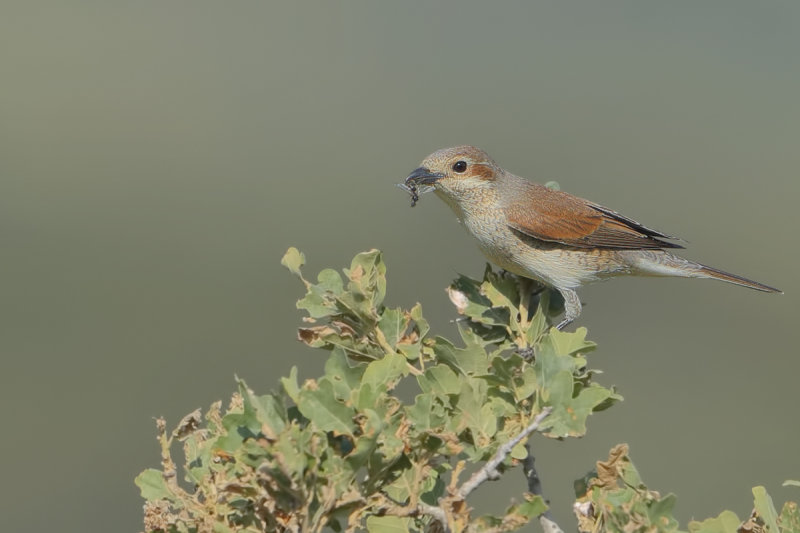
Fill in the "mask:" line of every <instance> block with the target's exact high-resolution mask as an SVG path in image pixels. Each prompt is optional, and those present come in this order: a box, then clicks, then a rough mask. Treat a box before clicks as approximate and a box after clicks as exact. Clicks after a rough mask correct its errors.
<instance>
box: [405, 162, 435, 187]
mask: <svg viewBox="0 0 800 533" xmlns="http://www.w3.org/2000/svg"><path fill="white" fill-rule="evenodd" d="M442 177H444V174H442V173H441V172H431V171H430V170H428V169H427V168H425V167H419V168H418V169H415V170H414V172H412V173H411V174H409V175H408V177H407V178H406V185H415V186H418V185H433V184H434V183H436V180H438V179H439V178H442Z"/></svg>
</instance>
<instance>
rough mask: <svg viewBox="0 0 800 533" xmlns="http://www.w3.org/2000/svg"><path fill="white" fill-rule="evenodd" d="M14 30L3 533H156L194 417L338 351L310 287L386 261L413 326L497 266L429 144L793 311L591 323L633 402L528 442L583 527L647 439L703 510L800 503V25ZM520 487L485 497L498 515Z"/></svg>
mask: <svg viewBox="0 0 800 533" xmlns="http://www.w3.org/2000/svg"><path fill="white" fill-rule="evenodd" d="M1 11H2V13H1V14H0V80H2V82H1V85H0V87H1V89H0V244H1V245H2V259H0V273H1V276H0V280H1V283H2V287H1V289H2V292H1V293H0V294H1V295H2V304H0V342H1V343H2V345H0V349H1V350H2V352H1V353H0V406H2V407H0V409H2V413H3V416H2V421H1V422H0V423H1V424H2V426H0V427H1V428H2V429H0V435H2V437H1V438H0V457H2V459H0V461H2V468H1V469H0V472H1V474H0V476H2V483H0V529H2V530H3V531H31V532H33V531H48V530H57V531H65V532H73V531H75V532H77V531H101V530H102V531H111V530H113V531H138V530H139V529H140V528H141V521H140V519H141V506H142V501H141V499H140V498H139V495H138V490H137V489H136V487H135V486H134V484H133V478H134V476H135V475H136V474H137V473H138V472H139V471H141V470H142V469H144V468H146V467H149V466H155V465H157V461H158V450H157V444H156V441H155V439H154V435H155V425H154V422H153V418H154V417H156V416H159V415H164V416H166V417H167V419H168V420H169V421H170V422H171V423H174V422H176V421H177V420H178V419H179V418H180V417H181V416H183V415H184V414H186V413H187V412H189V411H191V410H193V409H195V408H197V407H201V406H202V407H207V406H208V405H209V404H210V403H211V402H212V401H214V400H216V399H218V398H224V397H226V396H228V395H229V394H230V393H231V392H232V391H233V390H234V387H235V384H234V374H236V375H238V376H240V377H243V378H245V379H246V380H247V381H248V383H249V384H250V385H251V386H252V387H253V388H255V389H256V390H260V391H268V390H270V389H273V388H276V387H277V383H278V382H277V380H278V377H279V376H281V375H283V374H286V373H287V372H288V371H289V368H290V367H291V366H292V365H298V366H299V367H300V369H301V375H305V376H313V375H315V373H316V372H318V370H319V369H320V368H321V362H322V360H323V359H324V354H323V353H320V352H315V351H312V350H309V349H306V348H304V347H303V346H301V345H300V344H299V343H297V342H296V341H295V333H294V328H295V327H296V326H297V324H298V323H299V321H300V314H299V313H298V312H297V311H296V310H295V308H294V302H295V300H296V299H297V298H298V297H299V296H300V295H301V293H302V290H301V287H300V285H299V283H297V281H296V280H294V279H293V278H292V277H291V276H290V275H289V274H288V272H286V271H285V270H284V269H283V268H282V267H281V266H280V265H279V260H280V257H281V255H282V254H283V252H284V251H285V250H286V248H287V247H289V246H290V245H294V246H297V247H299V248H300V249H301V250H303V251H304V252H305V253H306V255H307V257H308V258H309V266H308V272H309V273H310V274H311V275H315V273H316V271H318V270H319V269H321V268H323V267H327V266H333V267H337V268H338V267H340V266H344V265H345V264H347V263H349V260H350V258H351V257H352V255H354V254H355V253H356V252H358V251H361V250H365V249H368V248H371V247H378V248H381V249H382V250H383V251H384V252H385V255H386V260H387V262H388V265H389V294H388V302H389V303H390V304H391V305H404V306H409V305H411V304H413V303H414V302H415V301H418V300H419V301H422V302H423V306H424V308H425V310H426V313H427V314H428V316H429V317H430V319H431V321H432V324H433V326H434V328H435V330H436V331H437V332H438V333H442V334H445V335H448V336H453V335H455V327H454V325H453V324H452V323H451V322H450V320H451V319H452V318H453V316H454V313H453V309H452V308H451V305H450V303H449V302H448V301H447V298H446V295H445V293H444V291H443V289H444V287H445V286H446V285H447V284H448V283H449V281H450V280H451V279H452V278H453V277H454V276H455V274H456V273H457V272H463V273H466V274H470V275H473V276H478V275H480V273H481V272H482V270H483V267H484V260H483V259H482V257H481V256H480V254H479V252H478V251H477V249H476V248H475V247H474V246H473V244H472V243H471V242H470V238H469V237H468V235H467V234H466V232H465V231H463V230H462V229H461V228H459V227H458V225H457V223H456V222H455V220H454V216H453V215H452V213H451V212H450V210H449V209H448V208H447V207H446V206H445V205H444V204H443V203H442V202H441V201H439V200H438V199H437V198H436V197H435V196H433V195H431V196H426V197H423V199H422V201H421V202H420V204H419V205H418V206H417V207H416V208H414V209H410V208H409V199H408V197H407V196H406V195H405V194H404V193H403V192H402V191H400V190H398V189H396V188H395V187H394V183H396V182H399V181H401V180H402V179H403V178H404V177H405V176H406V175H407V174H408V172H410V171H411V170H412V169H414V168H415V167H416V166H418V163H419V161H420V160H421V159H422V158H423V157H424V156H425V155H427V154H428V153H430V152H432V151H433V150H435V149H438V148H442V147H446V146H451V145H455V144H462V143H470V144H475V145H478V146H480V147H482V148H484V149H485V150H487V151H488V152H489V153H490V154H491V155H492V156H493V157H494V158H495V159H496V160H497V161H498V162H500V163H501V164H502V165H503V166H505V167H506V168H508V169H509V170H511V171H512V172H515V173H517V174H520V175H523V176H527V177H529V178H532V179H534V180H537V181H541V182H544V181H548V180H557V181H559V182H560V184H561V187H562V189H564V190H567V191H569V192H572V193H575V194H578V195H580V196H584V197H586V198H590V199H592V200H594V201H596V202H599V203H603V204H605V205H607V206H609V207H611V208H612V209H616V210H618V211H620V212H622V213H625V214H626V215H629V216H631V217H633V218H635V219H637V220H640V221H642V222H644V223H645V224H648V225H650V226H652V227H654V228H656V229H660V230H663V231H666V232H668V233H672V234H675V235H680V236H681V237H684V238H686V239H687V240H688V241H690V244H689V248H688V250H687V251H686V255H688V256H689V257H690V258H692V259H697V260H700V261H703V262H706V263H709V264H711V265H714V266H717V267H720V268H724V269H727V270H730V271H732V272H735V273H738V274H742V275H746V276H751V277H753V278H755V279H757V280H759V281H762V282H765V283H769V284H772V285H775V286H778V287H780V288H782V289H783V290H785V291H786V294H785V295H783V296H781V295H770V294H762V293H757V292H755V291H748V290H746V289H743V288H739V287H735V286H731V285H726V284H722V283H717V282H712V281H700V280H664V279H623V280H615V281H611V282H608V283H604V284H599V285H595V286H592V287H588V288H586V289H584V290H583V291H582V292H581V296H582V299H583V300H584V301H585V302H586V307H585V310H584V313H583V315H582V316H581V318H580V320H579V322H578V325H580V326H587V327H588V328H589V331H590V333H589V334H590V337H591V338H592V339H593V340H595V341H597V342H598V343H599V344H600V349H599V350H598V351H597V352H596V353H595V354H594V355H592V356H591V358H590V361H591V363H592V364H593V366H595V367H599V368H602V369H603V370H604V371H605V373H604V374H603V375H601V376H599V378H598V379H599V380H600V381H601V382H602V383H605V384H616V385H617V386H618V387H619V390H620V392H621V393H622V394H623V395H624V396H625V402H623V403H622V404H621V405H619V406H617V407H615V408H614V409H612V410H610V411H608V412H604V413H601V414H599V415H597V416H594V417H592V418H591V419H590V424H589V434H588V436H587V437H586V438H584V439H581V440H574V441H569V442H563V443H559V442H544V441H543V439H541V438H538V439H535V440H534V446H535V449H536V451H537V458H538V465H539V467H540V471H541V474H542V477H543V480H544V484H545V490H546V491H547V494H548V496H549V498H550V499H551V500H552V502H553V506H554V508H555V511H556V516H557V517H558V518H559V520H560V521H561V522H562V525H564V526H565V529H568V530H571V529H573V528H574V526H573V524H574V522H573V521H572V518H571V511H570V505H571V497H572V491H571V483H572V480H573V479H575V478H577V477H579V476H581V475H583V474H584V473H585V472H586V471H587V470H588V469H590V468H591V467H592V466H593V464H594V461H595V460H597V459H600V458H603V457H605V455H606V453H607V451H608V449H609V448H610V447H611V446H612V445H614V444H616V443H618V442H623V441H624V442H628V443H630V444H631V447H632V454H633V458H634V459H635V461H636V464H637V466H638V467H639V468H640V470H641V471H642V473H643V475H644V477H645V480H646V481H647V482H648V484H649V485H650V486H651V487H653V488H656V489H658V490H660V491H662V492H675V493H677V494H678V497H679V500H678V515H679V516H680V517H681V519H682V520H683V521H685V520H687V519H689V518H690V517H693V516H694V517H697V518H701V517H705V516H710V515H712V514H713V515H715V514H717V513H718V512H720V511H721V510H722V509H723V508H726V507H728V508H733V509H734V510H735V511H736V512H737V513H738V514H739V515H740V516H744V515H746V514H747V513H748V512H749V510H750V507H751V502H752V499H751V496H750V493H749V490H750V487H751V486H753V485H755V484H765V485H766V486H767V488H768V489H769V490H770V492H771V493H772V494H773V496H774V497H775V499H776V500H777V501H780V502H782V501H783V500H784V499H786V498H795V499H797V498H800V492H798V490H797V489H796V488H791V487H789V488H781V487H780V484H781V483H782V481H783V480H785V479H787V478H795V479H797V478H800V454H798V442H800V414H799V413H800V409H798V408H799V407H800V394H798V391H797V390H796V388H797V382H798V375H799V374H800V358H798V353H797V352H798V349H797V346H798V342H797V338H798V334H797V330H796V329H795V328H797V327H798V318H799V317H800V312H799V311H798V304H800V302H799V301H798V294H800V284H799V283H798V280H797V275H796V272H797V263H798V260H799V259H800V252H798V246H800V241H799V240H798V237H797V235H798V227H799V226H800V215H798V213H797V208H796V205H797V197H798V194H799V193H800V180H798V173H799V172H798V169H800V98H799V97H798V95H800V53H798V51H800V4H798V3H797V2H794V1H785V2H757V3H756V2H745V1H739V2H730V1H718V2H702V3H699V2H698V3H695V2H635V1H630V2H560V1H558V2H557V1H548V2H530V3H523V2H516V3H514V2H507V3H506V2H503V3H491V4H490V3H488V2H487V3H478V2H474V3H468V2H445V3H436V4H435V5H434V4H428V3H421V2H420V3H407V2H393V3H380V4H378V3H369V2H346V3H344V2H342V3H340V2H329V3H322V2H320V3H300V2H297V3H290V2H287V3H275V2H252V1H248V2H201V1H195V2H179V1H171V2H164V1H158V2H154V1H142V2H109V1H107V2H99V1H98V2H79V1H73V2H53V3H45V2H15V1H8V2H4V3H3V8H2V10H1ZM522 490H523V483H522V478H521V476H520V475H518V473H516V472H515V473H513V474H511V475H510V476H508V477H507V479H504V480H503V481H501V482H499V483H498V484H495V485H493V486H491V487H488V486H487V487H484V488H482V489H480V490H479V491H478V492H476V493H475V496H474V499H473V501H474V503H475V505H476V506H477V507H478V508H479V509H484V510H486V509H498V508H501V506H503V505H504V504H505V503H506V502H507V501H508V498H510V497H511V496H512V495H514V494H519V493H520V492H521V491H522Z"/></svg>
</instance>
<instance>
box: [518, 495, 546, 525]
mask: <svg viewBox="0 0 800 533" xmlns="http://www.w3.org/2000/svg"><path fill="white" fill-rule="evenodd" d="M528 498H529V499H528V500H527V501H525V502H523V503H521V504H519V505H518V506H517V508H516V512H517V514H521V515H522V516H524V517H525V518H526V519H527V520H530V519H532V518H536V517H537V516H539V515H541V514H542V513H544V512H545V511H547V508H548V507H547V503H545V501H544V498H542V497H541V496H539V495H538V494H537V495H534V496H529V497H528Z"/></svg>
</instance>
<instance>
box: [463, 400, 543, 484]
mask: <svg viewBox="0 0 800 533" xmlns="http://www.w3.org/2000/svg"><path fill="white" fill-rule="evenodd" d="M552 410H553V408H552V407H545V408H544V409H543V410H542V412H541V413H539V414H538V415H536V417H535V418H534V419H533V422H531V423H530V424H528V427H526V428H525V429H523V430H522V431H521V432H520V433H519V434H518V435H517V436H516V437H514V438H513V439H511V440H510V441H508V442H506V443H505V444H503V445H502V446H500V447H499V448H498V449H497V452H495V454H494V457H492V458H491V459H490V460H489V461H487V462H486V464H485V465H483V466H482V467H481V469H480V470H478V471H477V472H475V473H474V474H472V477H470V478H469V479H468V480H467V481H466V483H464V484H463V485H461V488H460V489H459V490H458V496H459V497H460V498H462V499H464V498H466V497H467V496H469V494H470V493H471V492H472V491H473V490H475V489H476V488H478V486H479V485H480V484H481V483H483V482H484V481H487V480H489V479H497V477H498V476H499V474H498V472H497V467H498V466H500V464H501V463H502V462H503V461H505V459H506V457H508V454H510V453H511V450H513V449H514V446H516V445H517V444H519V443H520V442H522V440H523V439H525V438H527V437H528V435H530V434H531V433H533V432H534V431H536V430H537V429H538V428H539V424H541V423H542V421H543V420H544V419H545V418H547V415H549V414H550V411H552ZM529 455H530V454H529Z"/></svg>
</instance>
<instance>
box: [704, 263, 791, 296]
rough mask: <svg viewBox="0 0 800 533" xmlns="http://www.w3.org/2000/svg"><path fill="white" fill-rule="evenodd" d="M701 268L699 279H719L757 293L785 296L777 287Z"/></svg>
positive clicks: (706, 267)
mask: <svg viewBox="0 0 800 533" xmlns="http://www.w3.org/2000/svg"><path fill="white" fill-rule="evenodd" d="M699 266H700V267H701V268H700V270H699V271H698V273H699V274H700V275H699V276H698V277H703V278H712V279H719V280H722V281H727V282H728V283H733V284H735V285H741V286H742V287H747V288H750V289H755V290H757V291H763V292H779V293H781V294H783V291H782V290H780V289H776V288H775V287H770V286H769V285H764V284H763V283H759V282H757V281H753V280H752V279H747V278H743V277H742V276H737V275H736V274H729V273H728V272H724V271H722V270H719V269H716V268H712V267H710V266H706V265H699Z"/></svg>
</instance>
